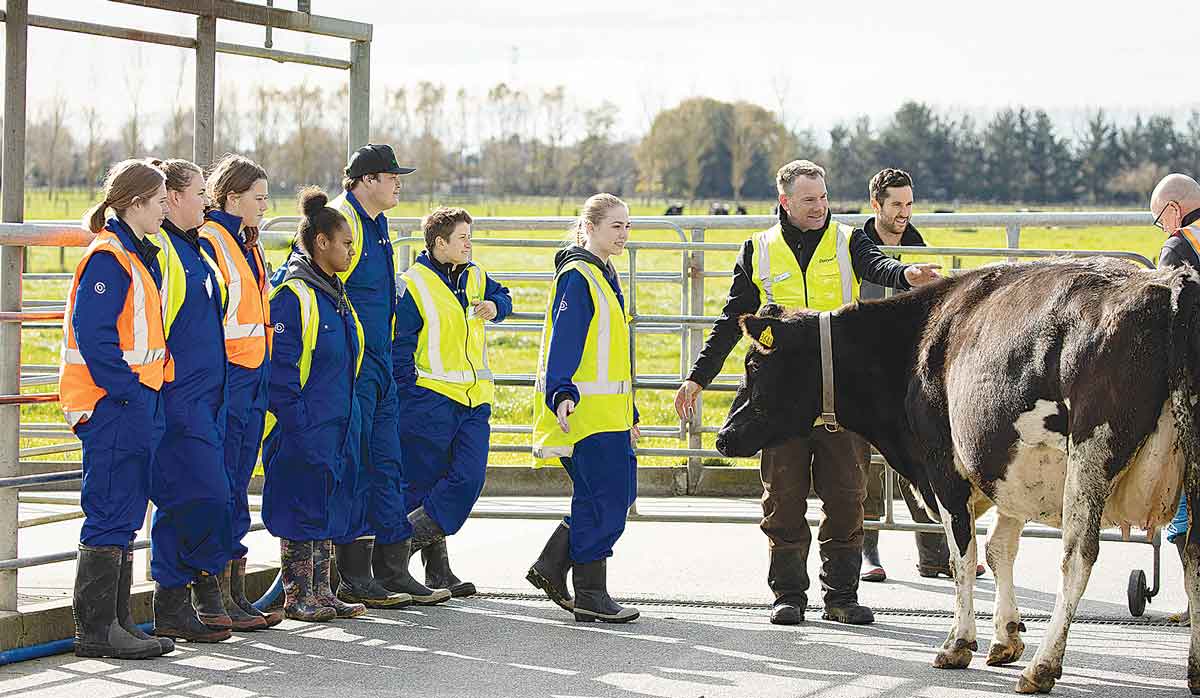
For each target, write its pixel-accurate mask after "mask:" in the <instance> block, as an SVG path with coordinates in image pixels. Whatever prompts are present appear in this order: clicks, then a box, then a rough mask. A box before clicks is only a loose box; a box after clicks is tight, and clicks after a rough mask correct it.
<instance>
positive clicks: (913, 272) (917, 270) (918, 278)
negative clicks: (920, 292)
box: [904, 264, 942, 287]
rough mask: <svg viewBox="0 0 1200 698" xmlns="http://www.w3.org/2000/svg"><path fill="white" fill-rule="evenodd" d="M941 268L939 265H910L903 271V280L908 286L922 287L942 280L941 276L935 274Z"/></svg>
mask: <svg viewBox="0 0 1200 698" xmlns="http://www.w3.org/2000/svg"><path fill="white" fill-rule="evenodd" d="M941 268H942V265H940V264H910V265H908V266H907V267H906V268H905V269H904V280H905V281H907V282H908V285H909V286H914V287H915V286H924V285H925V284H927V283H930V282H932V281H936V280H938V279H940V278H942V275H941V274H939V273H937V270H938V269H941Z"/></svg>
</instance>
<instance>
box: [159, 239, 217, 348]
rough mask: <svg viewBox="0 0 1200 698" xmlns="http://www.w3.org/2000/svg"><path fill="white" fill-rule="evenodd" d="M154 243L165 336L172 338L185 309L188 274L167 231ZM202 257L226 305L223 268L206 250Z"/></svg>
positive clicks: (201, 252) (201, 254)
mask: <svg viewBox="0 0 1200 698" xmlns="http://www.w3.org/2000/svg"><path fill="white" fill-rule="evenodd" d="M154 241H155V242H157V243H158V266H159V267H160V269H161V270H162V285H161V286H159V291H160V292H161V293H160V295H161V296H162V316H163V334H165V335H166V336H167V337H170V336H171V325H173V324H175V318H176V317H177V316H178V315H179V310H180V309H181V308H183V301H184V299H185V298H186V296H187V272H185V271H184V269H183V262H182V261H181V260H180V259H179V252H178V251H176V249H175V241H174V240H172V239H171V236H170V234H168V233H167V231H166V230H162V229H159V231H158V232H157V233H155V235H154ZM200 257H201V258H202V259H204V262H205V264H207V265H208V266H209V268H210V269H212V271H213V276H215V277H216V280H217V288H218V289H219V290H220V292H221V304H222V305H224V304H225V300H226V294H228V293H229V291H228V290H227V289H226V288H225V281H224V278H223V277H222V276H221V268H220V267H219V266H217V263H216V261H214V260H213V258H212V257H209V256H208V253H207V252H205V251H204V248H200Z"/></svg>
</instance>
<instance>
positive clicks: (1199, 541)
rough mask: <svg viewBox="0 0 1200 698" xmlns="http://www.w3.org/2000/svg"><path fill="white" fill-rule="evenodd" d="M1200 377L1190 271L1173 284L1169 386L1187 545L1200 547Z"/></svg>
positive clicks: (1197, 286)
mask: <svg viewBox="0 0 1200 698" xmlns="http://www.w3.org/2000/svg"><path fill="white" fill-rule="evenodd" d="M1198 375H1200V276H1197V274H1196V272H1194V271H1192V270H1191V269H1188V270H1187V271H1185V272H1181V273H1179V274H1178V275H1177V276H1175V283H1173V284H1171V320H1170V324H1169V326H1168V329H1167V387H1168V389H1169V390H1170V394H1171V411H1172V413H1173V414H1174V417H1175V426H1176V429H1177V430H1178V432H1179V442H1178V443H1179V448H1180V450H1181V452H1182V455H1183V459H1184V475H1183V488H1184V489H1183V491H1184V493H1185V494H1186V496H1187V502H1188V533H1187V543H1188V545H1189V546H1191V545H1200V530H1197V529H1198V528H1200V526H1196V525H1193V520H1194V519H1197V518H1198V517H1197V513H1198V512H1200V429H1197V424H1196V410H1197V408H1198V406H1197V401H1198V399H1200V398H1198V395H1197V387H1196V386H1197V376H1198Z"/></svg>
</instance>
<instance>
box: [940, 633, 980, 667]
mask: <svg viewBox="0 0 1200 698" xmlns="http://www.w3.org/2000/svg"><path fill="white" fill-rule="evenodd" d="M978 649H979V643H978V642H974V641H972V642H967V641H966V640H963V639H961V638H960V639H958V640H955V641H954V645H953V646H951V647H943V648H942V649H941V650H939V651H938V653H937V656H936V657H934V658H933V667H934V668H935V669H966V668H967V667H968V666H970V665H971V657H972V656H973V655H972V654H971V653H972V652H973V651H976V650H978Z"/></svg>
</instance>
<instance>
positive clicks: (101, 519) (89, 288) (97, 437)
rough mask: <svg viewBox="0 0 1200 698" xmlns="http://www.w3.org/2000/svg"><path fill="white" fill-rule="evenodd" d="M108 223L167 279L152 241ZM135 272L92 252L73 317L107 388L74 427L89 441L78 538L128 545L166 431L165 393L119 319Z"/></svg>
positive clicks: (91, 366) (93, 370) (83, 348)
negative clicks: (150, 382) (137, 364)
mask: <svg viewBox="0 0 1200 698" xmlns="http://www.w3.org/2000/svg"><path fill="white" fill-rule="evenodd" d="M105 227H106V228H108V229H109V230H111V231H113V232H114V233H115V234H116V235H117V237H118V238H120V240H121V244H122V245H124V247H125V249H126V250H128V251H129V252H130V254H137V255H138V256H139V258H140V259H141V261H142V264H144V265H145V266H146V269H147V270H148V271H149V272H150V275H151V277H153V278H154V281H155V283H156V284H161V283H162V273H161V271H160V270H159V266H158V259H157V258H156V255H157V253H158V248H157V247H156V246H155V245H154V244H153V243H151V242H149V241H142V242H141V243H140V244H139V243H138V241H137V238H136V236H135V235H134V234H133V231H132V230H131V229H130V228H129V226H128V225H126V224H125V222H124V221H122V220H121V219H119V218H110V219H108V222H107V223H106V224H105ZM130 283H131V282H130V278H129V274H128V273H126V271H125V268H124V267H122V266H121V263H120V262H118V261H117V260H116V258H115V257H113V255H112V254H111V253H107V252H106V253H104V254H101V253H100V252H97V253H95V254H93V255H92V256H91V258H90V259H89V260H88V262H87V266H86V267H85V268H84V270H83V273H82V274H81V275H80V280H79V287H78V290H77V291H76V295H75V305H74V310H73V312H72V314H71V323H72V329H73V331H74V333H75V341H76V343H77V344H78V346H79V353H80V354H82V355H83V359H84V361H85V362H86V363H87V368H88V372H89V373H90V374H91V376H92V380H93V381H95V383H96V385H97V386H98V387H100V388H103V389H104V390H105V392H106V393H107V394H106V395H105V396H104V397H102V398H100V401H99V402H97V403H96V407H95V410H94V411H93V412H92V416H91V418H89V419H88V420H87V421H85V422H81V423H80V424H79V425H78V426H76V427H75V434H76V435H77V436H78V437H79V440H80V441H81V442H82V443H83V483H82V485H81V487H80V493H79V494H80V505H81V507H82V508H83V513H84V519H83V528H82V529H81V531H80V533H79V541H80V542H81V543H83V544H84V545H88V546H104V545H113V546H119V547H122V548H123V547H125V546H127V545H129V543H130V541H132V540H133V538H134V536H135V535H137V531H138V529H139V528H141V527H142V521H143V520H144V519H145V517H146V504H147V502H148V499H149V490H150V463H151V460H152V459H153V457H154V452H155V451H156V450H157V449H158V446H159V443H160V442H161V441H162V437H163V431H164V430H165V428H166V418H165V415H164V414H163V405H162V395H161V394H160V393H159V391H157V390H153V389H151V388H148V387H146V386H145V385H142V383H141V382H140V381H138V377H137V375H136V374H135V373H134V372H133V371H132V370H131V369H130V368H129V364H127V363H125V359H124V358H122V354H121V345H120V339H119V335H118V333H117V317H118V316H119V315H120V314H121V310H122V308H123V307H124V305H125V296H126V294H128V292H129V286H130Z"/></svg>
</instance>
